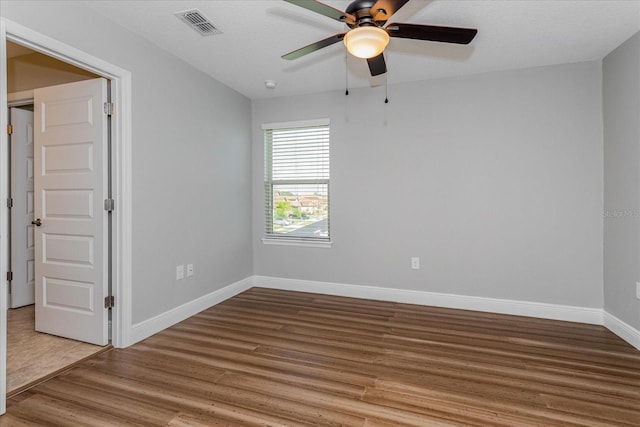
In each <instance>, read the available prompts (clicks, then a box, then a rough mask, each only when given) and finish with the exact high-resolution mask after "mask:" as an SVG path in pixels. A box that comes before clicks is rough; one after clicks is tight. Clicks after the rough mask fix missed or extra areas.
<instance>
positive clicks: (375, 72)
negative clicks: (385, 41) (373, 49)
mask: <svg viewBox="0 0 640 427" xmlns="http://www.w3.org/2000/svg"><path fill="white" fill-rule="evenodd" d="M367 64H369V71H371V75H372V76H374V77H375V76H379V75H380V74H384V73H386V72H387V63H386V62H385V61H384V54H383V53H381V54H380V55H378V56H374V57H373V58H369V59H367Z"/></svg>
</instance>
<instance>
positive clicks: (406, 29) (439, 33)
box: [385, 23, 478, 44]
mask: <svg viewBox="0 0 640 427" xmlns="http://www.w3.org/2000/svg"><path fill="white" fill-rule="evenodd" d="M385 30H387V33H389V35H390V36H391V37H400V38H403V39H416V40H429V41H434V42H445V43H458V44H469V43H470V42H471V40H473V38H474V37H475V36H476V34H477V33H478V30H476V29H475V28H456V27H436V26H432V25H418V24H396V23H393V24H389V25H388V26H387V27H386V28H385Z"/></svg>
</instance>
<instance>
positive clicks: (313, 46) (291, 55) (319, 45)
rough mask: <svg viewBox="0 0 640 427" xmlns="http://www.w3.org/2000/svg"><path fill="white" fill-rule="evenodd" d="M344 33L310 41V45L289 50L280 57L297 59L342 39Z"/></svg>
mask: <svg viewBox="0 0 640 427" xmlns="http://www.w3.org/2000/svg"><path fill="white" fill-rule="evenodd" d="M345 34H346V33H340V34H336V35H333V36H331V37H327V38H326V39H322V40H318V41H317V42H315V43H311V44H310V45H307V46H305V47H301V48H300V49H296V50H294V51H293V52H289V53H287V54H286V55H282V59H288V60H292V59H298V58H300V57H301V56H305V55H308V54H310V53H311V52H315V51H316V50H320V49H322V48H323V47H327V46H331V45H332V44H334V43H338V42H339V41H342V39H344V35H345Z"/></svg>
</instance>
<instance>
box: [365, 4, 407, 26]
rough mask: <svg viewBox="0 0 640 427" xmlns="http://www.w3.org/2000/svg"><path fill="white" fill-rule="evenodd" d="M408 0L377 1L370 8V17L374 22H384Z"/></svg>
mask: <svg viewBox="0 0 640 427" xmlns="http://www.w3.org/2000/svg"><path fill="white" fill-rule="evenodd" d="M408 1H409V0H378V1H377V2H376V3H375V4H374V5H373V6H371V10H370V13H371V16H373V20H374V21H376V22H386V21H387V20H388V19H389V18H391V15H393V14H394V13H396V12H397V11H398V10H399V9H400V8H401V7H402V6H404V4H405V3H407V2H408Z"/></svg>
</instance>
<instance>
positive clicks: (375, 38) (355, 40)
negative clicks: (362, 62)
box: [344, 26, 389, 59]
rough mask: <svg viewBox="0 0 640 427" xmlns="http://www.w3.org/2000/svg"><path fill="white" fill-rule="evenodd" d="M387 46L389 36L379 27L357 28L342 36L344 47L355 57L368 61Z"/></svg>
mask: <svg viewBox="0 0 640 427" xmlns="http://www.w3.org/2000/svg"><path fill="white" fill-rule="evenodd" d="M388 44H389V34H388V33H387V32H386V31H385V30H383V29H382V28H379V27H372V26H369V27H358V28H354V29H353V30H351V31H349V32H348V33H347V34H346V35H345V36H344V45H345V46H346V47H347V50H348V51H349V53H350V54H352V55H353V56H355V57H358V58H363V59H369V58H374V57H376V56H378V55H380V54H381V53H382V52H383V51H384V49H385V48H386V47H387V45H388Z"/></svg>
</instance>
